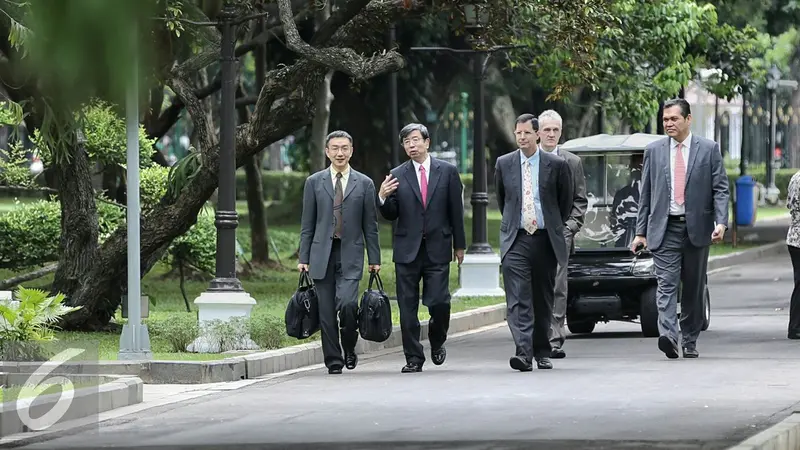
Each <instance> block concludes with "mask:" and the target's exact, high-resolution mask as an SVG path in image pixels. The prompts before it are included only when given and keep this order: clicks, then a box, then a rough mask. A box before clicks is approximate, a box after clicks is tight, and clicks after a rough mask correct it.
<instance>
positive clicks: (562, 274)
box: [538, 109, 589, 358]
mask: <svg viewBox="0 0 800 450" xmlns="http://www.w3.org/2000/svg"><path fill="white" fill-rule="evenodd" d="M538 121H539V137H540V138H541V146H540V147H541V149H542V150H544V151H546V152H548V153H552V154H554V155H556V156H560V157H562V158H564V160H565V161H566V162H567V165H568V166H569V172H570V178H571V179H572V195H573V198H572V208H571V210H570V213H569V219H567V223H566V224H565V226H564V240H565V241H566V244H567V250H568V251H569V254H572V253H573V252H574V251H575V235H576V234H578V231H580V229H581V227H582V226H583V218H584V216H585V215H586V207H587V206H588V204H589V202H588V200H587V198H586V176H584V174H583V163H582V162H581V158H580V157H578V155H576V154H574V153H571V152H568V151H566V150H564V149H563V148H559V147H558V141H559V140H560V139H561V129H562V126H563V123H564V121H563V119H562V118H561V115H560V114H559V113H557V112H555V111H553V110H552V109H548V110H547V111H545V112H543V113H541V114H539V118H538ZM567 267H568V264H559V265H558V269H557V270H556V287H555V295H554V296H553V323H552V324H551V326H550V345H551V346H552V347H553V349H552V350H551V351H550V357H551V358H565V357H566V356H567V354H566V352H564V349H563V347H564V341H565V340H566V333H565V332H564V321H565V319H566V317H567V299H568V298H569V297H568V292H567V288H568V280H567V278H568V275H569V274H568V271H567Z"/></svg>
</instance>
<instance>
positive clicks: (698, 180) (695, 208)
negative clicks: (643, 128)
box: [636, 134, 730, 250]
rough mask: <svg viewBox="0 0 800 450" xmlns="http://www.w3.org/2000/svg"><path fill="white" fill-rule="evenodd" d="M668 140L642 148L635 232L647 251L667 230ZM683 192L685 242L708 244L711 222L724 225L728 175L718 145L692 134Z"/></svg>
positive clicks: (655, 245)
mask: <svg viewBox="0 0 800 450" xmlns="http://www.w3.org/2000/svg"><path fill="white" fill-rule="evenodd" d="M670 142H671V138H669V137H665V138H664V139H660V140H658V141H656V142H653V143H651V144H650V145H648V146H647V147H646V148H645V150H644V162H643V165H642V194H641V196H640V198H639V213H638V217H637V221H636V234H637V235H639V236H645V237H646V238H647V247H648V248H649V249H650V250H658V248H659V247H661V242H662V241H663V239H664V232H665V230H666V229H667V218H668V216H669V203H670V196H671V194H670V191H671V188H672V175H671V170H670V169H671V166H672V161H671V152H670ZM684 192H685V199H686V200H685V203H684V205H685V208H686V232H687V234H688V235H689V241H691V243H692V245H694V246H695V247H705V246H708V245H711V233H713V232H714V224H715V223H717V224H722V225H725V226H726V227H727V226H728V201H729V199H730V194H729V191H728V175H727V174H726V172H725V164H723V161H722V153H720V151H719V144H717V143H716V142H714V141H712V140H710V139H706V138H704V137H700V136H698V135H696V134H693V135H692V143H691V146H690V147H689V163H688V165H687V166H686V187H685V188H684Z"/></svg>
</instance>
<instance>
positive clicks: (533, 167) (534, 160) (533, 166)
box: [519, 149, 545, 229]
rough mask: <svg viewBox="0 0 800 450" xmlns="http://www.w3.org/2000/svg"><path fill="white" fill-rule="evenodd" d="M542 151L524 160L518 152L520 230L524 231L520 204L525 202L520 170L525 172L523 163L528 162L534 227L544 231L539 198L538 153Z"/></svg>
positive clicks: (538, 151) (523, 155)
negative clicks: (534, 216)
mask: <svg viewBox="0 0 800 450" xmlns="http://www.w3.org/2000/svg"><path fill="white" fill-rule="evenodd" d="M541 151H542V150H541V149H539V150H537V151H536V153H534V154H533V156H531V157H530V158H526V157H525V154H524V153H522V151H521V150H520V152H519V164H520V165H521V166H522V167H521V170H520V176H521V177H522V178H521V179H520V197H519V198H520V208H519V217H520V219H519V227H520V229H524V228H525V225H524V224H523V223H522V202H523V201H524V200H525V186H524V185H523V183H524V181H523V180H524V175H523V174H522V170H525V166H524V165H525V161H530V171H531V181H532V182H533V207H534V209H535V210H536V227H537V228H538V229H544V228H545V223H544V214H543V213H542V202H541V199H540V198H539V159H540V158H539V153H540V152H541Z"/></svg>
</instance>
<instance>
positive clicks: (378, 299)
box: [358, 272, 392, 342]
mask: <svg viewBox="0 0 800 450" xmlns="http://www.w3.org/2000/svg"><path fill="white" fill-rule="evenodd" d="M375 281H377V283H376V284H377V288H378V289H377V290H374V289H372V283H373V282H375ZM358 331H359V334H360V335H361V337H362V338H363V339H364V340H367V341H373V342H383V341H385V340H386V339H389V336H391V334H392V306H391V304H390V303H389V296H388V295H386V292H384V291H383V282H382V281H381V277H380V276H379V275H378V273H377V272H371V273H370V276H369V287H368V288H367V290H366V291H364V295H363V296H362V297H361V305H359V307H358Z"/></svg>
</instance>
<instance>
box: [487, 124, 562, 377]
mask: <svg viewBox="0 0 800 450" xmlns="http://www.w3.org/2000/svg"><path fill="white" fill-rule="evenodd" d="M538 129H539V124H538V121H537V120H536V118H535V117H534V116H533V115H532V114H523V115H521V116H519V117H518V118H517V122H516V128H515V130H514V134H515V136H516V140H517V145H518V146H519V149H518V150H516V151H514V152H511V153H508V154H505V155H503V156H501V157H499V158H497V164H496V166H495V185H496V192H497V203H498V206H499V207H500V211H501V213H502V215H503V219H502V221H501V223H500V258H501V261H502V270H503V284H504V286H505V290H506V304H507V305H508V319H507V321H508V327H509V329H510V330H511V335H512V336H513V337H514V343H515V344H516V355H515V356H513V357H512V358H511V360H510V361H509V364H510V365H511V367H512V368H513V369H516V370H519V371H523V372H527V371H531V370H533V363H532V360H533V359H535V360H536V367H537V368H539V369H552V368H553V364H552V363H551V362H550V351H551V345H550V340H549V330H550V322H551V320H552V319H551V318H552V315H553V288H554V285H555V278H556V268H557V267H558V265H559V264H562V265H563V264H566V263H567V258H568V250H567V245H566V242H565V239H564V223H565V222H566V221H567V220H568V219H569V214H570V211H571V210H572V201H573V192H572V190H573V187H572V180H571V178H570V169H569V166H568V165H567V162H566V161H565V160H563V159H562V158H560V157H558V156H556V155H553V154H552V153H548V152H544V151H540V150H539V148H538V146H537V141H538V139H537V135H536V132H537V131H538Z"/></svg>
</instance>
